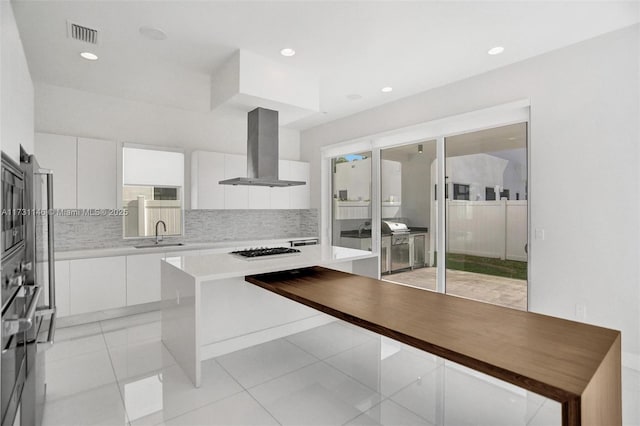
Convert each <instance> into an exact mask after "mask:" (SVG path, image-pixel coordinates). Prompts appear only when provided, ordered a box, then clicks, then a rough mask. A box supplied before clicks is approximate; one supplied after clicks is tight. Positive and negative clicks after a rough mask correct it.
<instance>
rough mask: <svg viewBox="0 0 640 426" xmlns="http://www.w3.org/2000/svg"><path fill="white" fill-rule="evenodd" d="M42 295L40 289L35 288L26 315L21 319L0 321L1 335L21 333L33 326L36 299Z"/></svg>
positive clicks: (36, 304)
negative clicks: (0, 325) (0, 326)
mask: <svg viewBox="0 0 640 426" xmlns="http://www.w3.org/2000/svg"><path fill="white" fill-rule="evenodd" d="M41 293H42V287H36V291H35V294H34V295H33V297H32V298H31V303H30V304H29V307H28V308H27V313H26V315H25V316H24V317H23V318H18V319H5V320H2V335H3V336H5V337H8V336H13V335H14V334H18V333H22V332H24V331H27V330H29V329H30V328H31V327H32V326H33V319H34V318H35V316H36V309H37V307H38V299H39V298H40V294H41Z"/></svg>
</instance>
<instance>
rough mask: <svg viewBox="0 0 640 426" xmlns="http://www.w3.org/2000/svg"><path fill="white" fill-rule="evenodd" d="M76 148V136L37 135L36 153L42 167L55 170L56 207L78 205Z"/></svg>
mask: <svg viewBox="0 0 640 426" xmlns="http://www.w3.org/2000/svg"><path fill="white" fill-rule="evenodd" d="M76 148H77V145H76V138H75V137H74V136H61V135H52V134H48V133H36V135H35V155H36V158H37V159H38V163H39V164H40V167H42V168H44V169H50V170H53V206H54V208H56V209H75V208H76V207H77V202H76V181H77V179H76V172H77V162H76V158H77V157H76V155H77V153H76Z"/></svg>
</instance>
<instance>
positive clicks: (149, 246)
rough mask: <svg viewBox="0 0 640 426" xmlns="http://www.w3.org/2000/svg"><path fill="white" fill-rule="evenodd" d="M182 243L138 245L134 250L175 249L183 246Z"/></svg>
mask: <svg viewBox="0 0 640 426" xmlns="http://www.w3.org/2000/svg"><path fill="white" fill-rule="evenodd" d="M183 245H184V243H147V244H140V245H139V246H134V247H135V248H139V249H141V248H154V247H177V246H183Z"/></svg>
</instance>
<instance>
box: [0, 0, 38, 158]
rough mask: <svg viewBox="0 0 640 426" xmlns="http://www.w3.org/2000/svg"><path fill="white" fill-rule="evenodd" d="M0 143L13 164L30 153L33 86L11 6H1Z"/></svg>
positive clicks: (31, 144) (6, 3)
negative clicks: (22, 155) (21, 150)
mask: <svg viewBox="0 0 640 426" xmlns="http://www.w3.org/2000/svg"><path fill="white" fill-rule="evenodd" d="M0 19H1V25H0V31H1V33H0V40H1V41H0V55H1V60H0V64H1V72H0V74H1V76H0V98H1V100H0V123H1V124H0V142H1V146H2V150H3V151H5V152H6V153H7V154H9V155H10V156H11V157H12V158H13V159H14V160H16V161H18V160H19V158H20V145H22V146H23V147H24V149H25V150H26V151H27V152H29V153H32V152H33V83H32V81H31V74H30V73H29V68H28V66H27V60H26V58H25V55H24V50H23V48H22V41H21V40H20V35H19V34H18V27H17V26H16V20H15V17H14V15H13V9H12V7H11V3H10V2H8V1H1V2H0Z"/></svg>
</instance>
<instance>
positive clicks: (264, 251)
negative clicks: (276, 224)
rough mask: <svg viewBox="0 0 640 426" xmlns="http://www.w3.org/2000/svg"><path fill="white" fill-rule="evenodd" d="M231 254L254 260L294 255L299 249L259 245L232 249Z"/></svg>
mask: <svg viewBox="0 0 640 426" xmlns="http://www.w3.org/2000/svg"><path fill="white" fill-rule="evenodd" d="M231 254H233V255H235V256H239V257H241V258H242V259H245V260H256V259H261V258H264V257H273V256H278V257H281V256H294V255H297V254H300V250H298V249H294V248H289V247H260V248H252V249H246V250H238V251H232V252H231Z"/></svg>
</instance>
